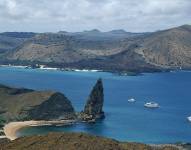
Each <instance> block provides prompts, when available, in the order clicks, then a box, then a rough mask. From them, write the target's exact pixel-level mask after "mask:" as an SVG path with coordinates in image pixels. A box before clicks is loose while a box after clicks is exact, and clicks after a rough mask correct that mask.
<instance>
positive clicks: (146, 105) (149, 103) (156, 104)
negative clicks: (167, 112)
mask: <svg viewBox="0 0 191 150" xmlns="http://www.w3.org/2000/svg"><path fill="white" fill-rule="evenodd" d="M144 106H145V107H148V108H158V107H159V104H158V103H155V102H148V103H145V105H144Z"/></svg>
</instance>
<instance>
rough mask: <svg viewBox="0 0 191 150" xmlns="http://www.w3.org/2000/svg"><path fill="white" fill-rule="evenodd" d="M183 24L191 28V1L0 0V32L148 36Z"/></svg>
mask: <svg viewBox="0 0 191 150" xmlns="http://www.w3.org/2000/svg"><path fill="white" fill-rule="evenodd" d="M183 24H191V0H0V32H5V31H33V32H47V31H50V32H57V31H59V30H66V31H83V30H90V29H94V28H96V29H99V30H102V31H108V30H112V29H125V30H126V31H131V32H146V31H155V30H160V29H165V28H170V27H174V26H179V25H183Z"/></svg>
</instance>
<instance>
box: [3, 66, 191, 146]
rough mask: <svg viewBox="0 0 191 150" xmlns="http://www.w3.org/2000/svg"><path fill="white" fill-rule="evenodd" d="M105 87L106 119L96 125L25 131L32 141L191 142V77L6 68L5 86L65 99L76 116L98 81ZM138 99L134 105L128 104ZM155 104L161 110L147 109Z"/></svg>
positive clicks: (181, 73) (186, 73) (186, 74)
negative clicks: (75, 135)
mask: <svg viewBox="0 0 191 150" xmlns="http://www.w3.org/2000/svg"><path fill="white" fill-rule="evenodd" d="M100 77H101V78H102V79H103V84H104V95H105V102H104V111H105V114H106V118H105V119H104V120H102V121H99V122H97V123H95V124H85V123H79V124H76V125H72V126H45V127H29V128H24V129H22V130H21V131H20V132H18V133H17V134H18V135H19V136H27V135H34V134H47V133H48V132H86V133H90V134H94V135H99V136H104V137H109V138H114V139H117V140H120V141H136V142H143V143H150V144H152V143H155V144H163V143H177V142H191V123H190V122H188V120H187V117H188V116H191V72H189V71H177V72H165V73H144V74H142V75H138V76H119V75H116V74H112V73H107V72H72V71H55V70H54V71H53V70H52V71H51V70H40V69H23V68H13V67H0V83H1V84H6V85H9V86H14V87H25V88H31V89H35V90H54V91H60V92H62V93H64V94H65V95H66V96H67V97H68V98H69V99H70V100H71V102H72V104H73V106H74V108H75V110H76V111H81V110H83V107H84V105H85V103H86V100H87V98H88V95H89V93H90V91H91V89H92V87H93V85H94V84H95V83H96V80H97V79H98V78H100ZM129 98H134V99H136V102H135V103H129V102H128V99H129ZM149 101H155V102H157V103H159V105H160V108H158V109H149V108H145V107H144V104H145V103H146V102H149Z"/></svg>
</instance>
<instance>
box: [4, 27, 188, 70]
mask: <svg viewBox="0 0 191 150" xmlns="http://www.w3.org/2000/svg"><path fill="white" fill-rule="evenodd" d="M5 62H6V63H13V64H14V63H21V64H35V63H40V64H45V65H48V66H56V67H60V68H64V67H75V68H82V69H87V68H88V69H101V70H106V71H136V72H153V71H159V70H164V69H165V70H166V69H177V68H184V69H190V68H191V26H190V25H184V26H180V27H176V28H172V29H168V30H163V31H157V32H153V33H144V34H133V33H128V32H125V31H123V30H116V31H110V32H100V31H98V30H92V31H85V32H78V33H68V32H59V33H42V34H36V35H35V36H34V37H32V38H30V39H28V40H26V41H25V42H23V43H22V44H21V45H19V46H18V47H16V48H15V49H14V50H12V51H9V52H8V53H6V55H4V57H3V58H2V59H1V63H5Z"/></svg>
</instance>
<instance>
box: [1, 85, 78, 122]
mask: <svg viewBox="0 0 191 150" xmlns="http://www.w3.org/2000/svg"><path fill="white" fill-rule="evenodd" d="M0 104H1V105H0V117H1V118H3V119H4V120H5V121H6V122H10V121H20V120H54V119H70V118H75V111H74V108H73V106H72V105H71V102H70V101H69V100H68V99H67V98H66V97H65V96H64V95H63V94H61V93H58V92H52V91H33V90H29V89H17V88H10V87H7V86H4V85H0Z"/></svg>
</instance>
